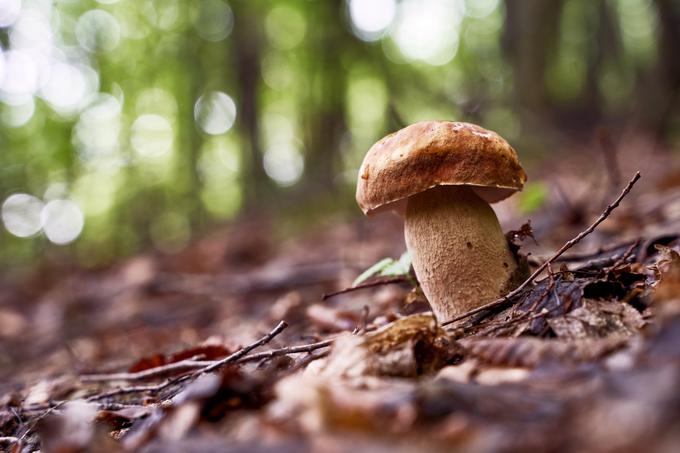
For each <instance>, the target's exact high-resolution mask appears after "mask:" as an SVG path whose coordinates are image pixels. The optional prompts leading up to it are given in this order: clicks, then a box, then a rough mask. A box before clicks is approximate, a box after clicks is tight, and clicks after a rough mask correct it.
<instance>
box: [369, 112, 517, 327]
mask: <svg viewBox="0 0 680 453" xmlns="http://www.w3.org/2000/svg"><path fill="white" fill-rule="evenodd" d="M525 181H526V173H525V172H524V170H523V169H522V167H521V165H520V163H519V159H518V158H517V153H516V152H515V150H514V149H513V148H512V147H511V146H510V145H509V144H508V142H506V141H505V140H504V139H503V138H502V137H500V136H499V135H498V134H496V133H495V132H491V131H488V130H486V129H483V128H481V127H479V126H476V125H474V124H469V123H460V122H451V121H423V122H419V123H416V124H412V125H410V126H408V127H405V128H404V129H401V130H399V131H397V132H395V133H393V134H391V135H388V136H387V137H385V138H383V139H382V140H380V141H378V142H377V143H376V144H375V145H373V146H372V147H371V149H369V150H368V153H367V154H366V157H365V158H364V161H363V163H362V164H361V168H360V169H359V177H358V183H357V192H356V199H357V202H358V204H359V207H361V209H362V211H363V212H364V214H367V215H371V214H374V213H377V212H382V211H387V210H395V211H397V212H398V213H401V214H404V215H405V222H404V237H405V240H406V246H407V248H408V250H409V251H410V252H411V255H412V263H413V269H414V270H415V273H416V276H417V277H418V281H419V282H420V285H421V287H422V289H423V292H424V293H425V296H426V297H427V299H428V301H429V303H430V306H431V307H432V310H433V312H434V314H435V316H436V317H437V320H439V321H440V322H443V321H446V320H448V319H451V318H453V317H455V316H457V315H460V314H462V313H465V312H466V311H469V310H471V309H474V308H476V307H479V306H481V305H483V304H485V303H488V302H491V301H492V300H495V299H497V298H499V297H500V296H502V295H503V294H505V293H506V292H508V291H509V290H511V289H512V288H511V287H510V286H511V285H512V283H511V281H512V277H513V273H514V272H515V269H516V268H517V263H516V261H515V257H514V255H513V253H512V252H511V250H510V248H509V246H508V242H507V240H506V238H505V236H504V235H503V231H502V230H501V227H500V224H499V223H498V219H497V217H496V214H495V213H494V211H493V209H491V206H489V204H490V203H495V202H498V201H500V200H503V199H505V198H507V197H509V196H510V195H512V194H513V193H514V192H516V191H518V190H521V189H522V187H523V186H524V182H525Z"/></svg>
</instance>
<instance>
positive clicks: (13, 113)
mask: <svg viewBox="0 0 680 453" xmlns="http://www.w3.org/2000/svg"><path fill="white" fill-rule="evenodd" d="M34 113H35V100H34V99H33V96H29V97H28V98H27V99H26V101H25V102H23V103H21V104H18V103H17V104H15V105H8V106H7V107H6V108H5V109H4V110H3V111H2V122H3V124H5V125H7V126H9V127H21V126H24V125H25V124H26V123H28V122H29V121H30V120H31V118H33V114H34Z"/></svg>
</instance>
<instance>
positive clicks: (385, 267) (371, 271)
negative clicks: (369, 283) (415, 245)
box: [352, 251, 411, 286]
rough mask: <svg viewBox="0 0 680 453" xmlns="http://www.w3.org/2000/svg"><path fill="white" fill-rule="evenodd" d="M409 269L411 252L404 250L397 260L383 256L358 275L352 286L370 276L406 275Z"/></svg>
mask: <svg viewBox="0 0 680 453" xmlns="http://www.w3.org/2000/svg"><path fill="white" fill-rule="evenodd" d="M410 269H411V253H410V252H408V251H406V252H404V254H403V255H401V257H399V259H398V260H394V259H392V258H383V259H381V260H380V261H378V262H377V263H375V264H374V265H373V266H371V267H369V268H368V269H366V270H365V271H363V272H362V273H361V275H359V276H358V277H357V278H356V280H354V282H352V286H357V285H360V284H361V283H363V282H365V281H366V280H368V279H369V278H371V277H399V276H402V275H404V276H408V275H409V271H410Z"/></svg>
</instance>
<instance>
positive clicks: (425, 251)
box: [404, 186, 517, 322]
mask: <svg viewBox="0 0 680 453" xmlns="http://www.w3.org/2000/svg"><path fill="white" fill-rule="evenodd" d="M404 236H405V238H406V246H407V247H408V249H409V250H410V251H411V254H412V260H413V261H412V262H413V269H414V270H415V272H416V276H417V277H418V281H419V282H420V284H421V287H422V288H423V292H424V293H425V296H426V297H427V299H428V301H429V302H430V305H431V306H432V310H433V311H434V314H435V316H436V317H437V319H438V320H439V321H440V322H443V321H446V320H447V319H451V318H453V317H455V316H457V315H460V314H462V313H465V312H467V311H468V310H472V309H474V308H477V307H479V306H481V305H483V304H485V303H488V302H490V301H493V300H496V299H498V298H499V297H500V296H501V295H502V294H503V293H505V292H507V290H508V289H509V288H507V285H508V282H509V280H510V278H511V276H512V274H513V272H514V271H515V269H516V267H517V263H516V262H515V258H514V256H513V254H512V252H511V251H510V248H509V247H508V243H507V240H506V239H505V236H504V235H503V231H502V230H501V227H500V224H499V223H498V219H497V218H496V214H495V213H494V212H493V209H491V207H490V206H489V204H488V203H486V202H485V201H484V200H482V199H481V198H480V197H479V196H477V194H475V192H474V191H473V190H472V189H470V188H468V187H466V186H437V187H435V188H433V189H430V190H427V191H425V192H421V193H419V194H417V195H414V196H412V197H410V198H409V199H408V205H407V208H406V222H405V227H404Z"/></svg>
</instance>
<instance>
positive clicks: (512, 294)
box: [442, 171, 640, 326]
mask: <svg viewBox="0 0 680 453" xmlns="http://www.w3.org/2000/svg"><path fill="white" fill-rule="evenodd" d="M639 179H640V172H639V171H638V172H636V173H635V176H633V179H631V180H630V181H629V182H628V185H626V187H625V188H624V189H623V191H622V192H621V194H620V195H619V196H618V197H617V198H616V200H614V202H613V203H611V204H609V205H608V206H607V207H606V208H605V209H604V211H602V214H600V217H598V218H597V220H595V222H593V223H592V224H591V225H590V226H589V227H588V228H586V229H585V230H583V231H581V232H580V233H579V234H578V235H577V236H576V237H574V238H572V239H571V240H569V241H567V242H566V243H565V244H564V245H563V246H562V247H561V248H560V249H559V250H558V251H557V252H556V253H555V254H554V255H553V256H551V257H550V259H548V260H547V261H546V262H544V263H543V264H542V265H540V266H539V267H538V269H536V270H535V271H534V273H533V274H531V275H530V276H529V278H527V279H526V280H525V281H524V283H522V284H521V285H519V286H518V287H517V288H515V289H514V290H513V291H510V292H509V293H508V294H506V295H505V296H503V297H501V298H500V299H497V300H495V301H493V302H490V303H488V304H486V305H482V306H481V307H478V308H475V309H474V310H470V311H468V312H466V313H463V314H462V315H458V316H456V317H455V318H453V319H449V320H448V321H445V322H443V323H442V325H443V326H446V325H448V324H452V323H454V322H456V321H460V320H461V319H465V318H467V317H469V316H472V315H474V314H477V313H480V312H482V311H485V310H489V309H491V308H496V307H498V306H500V305H504V304H506V303H508V302H510V300H511V299H512V298H513V297H515V296H517V295H518V294H520V293H521V292H522V291H523V290H524V289H525V288H526V287H527V286H529V285H530V284H531V283H532V282H533V281H534V280H535V279H536V277H538V276H539V275H540V274H541V273H542V272H543V271H544V270H545V269H546V268H547V267H548V266H549V265H550V264H552V263H553V262H554V261H555V260H556V259H557V258H559V256H560V255H562V254H563V253H564V252H566V251H567V250H569V249H570V248H571V247H573V246H574V245H575V244H577V243H578V242H579V241H581V239H583V238H584V237H586V236H587V235H589V234H590V233H592V232H593V230H594V229H595V228H597V226H598V225H599V224H600V223H602V222H603V221H604V220H605V219H606V218H607V217H609V215H610V214H611V213H612V211H613V210H614V209H616V208H617V207H618V206H619V203H621V200H623V198H624V197H625V196H626V195H628V192H630V190H631V189H632V188H633V186H634V185H635V183H636V182H637V181H638V180H639Z"/></svg>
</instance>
